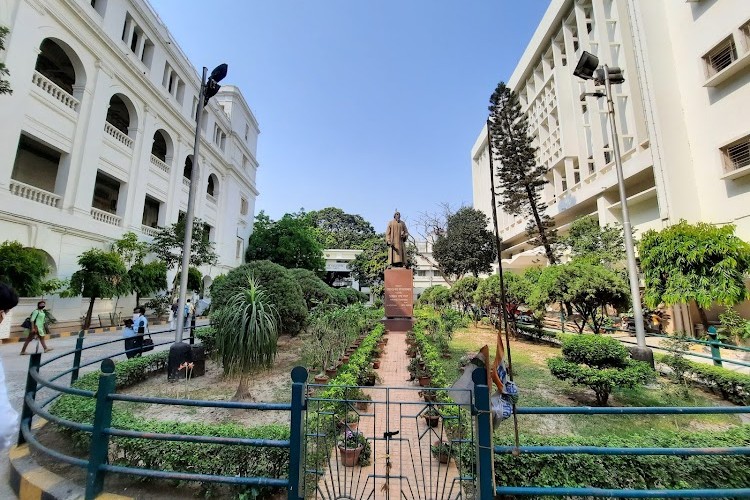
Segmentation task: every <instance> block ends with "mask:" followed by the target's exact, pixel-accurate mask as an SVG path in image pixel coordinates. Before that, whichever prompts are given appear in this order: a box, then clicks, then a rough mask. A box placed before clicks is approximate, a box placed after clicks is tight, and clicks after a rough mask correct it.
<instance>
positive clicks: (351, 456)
mask: <svg viewBox="0 0 750 500" xmlns="http://www.w3.org/2000/svg"><path fill="white" fill-rule="evenodd" d="M337 445H338V449H339V454H340V457H341V465H343V466H344V467H354V466H355V465H357V464H358V463H359V462H360V456H361V454H362V451H363V450H365V448H369V443H368V442H367V438H366V437H365V436H364V435H363V434H362V433H361V432H356V431H355V432H352V431H346V432H344V437H343V438H342V439H340V440H339V442H338V443H337ZM368 458H369V457H368Z"/></svg>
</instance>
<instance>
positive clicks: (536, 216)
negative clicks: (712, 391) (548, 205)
mask: <svg viewBox="0 0 750 500" xmlns="http://www.w3.org/2000/svg"><path fill="white" fill-rule="evenodd" d="M524 187H525V188H526V195H527V196H528V197H529V206H531V212H532V213H533V214H534V221H535V222H536V227H537V230H538V231H539V239H540V240H542V246H543V247H544V253H545V254H546V255H547V260H548V261H549V263H550V264H557V260H556V259H555V254H554V253H552V247H551V246H550V244H549V241H548V240H547V230H546V228H545V227H544V226H543V225H542V219H541V217H539V210H538V209H537V207H536V200H535V199H534V193H532V192H531V187H529V185H528V184H527V185H526V186H524Z"/></svg>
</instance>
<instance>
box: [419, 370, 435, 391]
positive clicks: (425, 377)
mask: <svg viewBox="0 0 750 500" xmlns="http://www.w3.org/2000/svg"><path fill="white" fill-rule="evenodd" d="M417 378H418V379H419V385H421V386H422V387H429V386H430V383H431V382H432V374H430V372H428V371H427V370H425V369H422V368H420V369H418V370H417Z"/></svg>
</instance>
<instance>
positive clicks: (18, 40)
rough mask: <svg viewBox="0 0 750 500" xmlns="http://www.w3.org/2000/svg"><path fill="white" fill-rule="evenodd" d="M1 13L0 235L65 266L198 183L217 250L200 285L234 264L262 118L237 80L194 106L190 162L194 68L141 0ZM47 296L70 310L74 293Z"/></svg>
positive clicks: (23, 2) (244, 229)
mask: <svg viewBox="0 0 750 500" xmlns="http://www.w3.org/2000/svg"><path fill="white" fill-rule="evenodd" d="M0 25H3V26H7V27H8V28H10V33H9V34H8V36H7V37H6V40H5V46H6V50H5V52H4V53H0V60H3V61H4V62H5V64H6V66H7V68H8V70H9V71H10V77H9V81H10V84H11V87H12V89H13V94H12V95H4V96H0V114H2V119H1V120H0V151H2V152H3V154H2V156H0V234H1V235H2V240H17V241H20V242H21V243H22V244H23V245H25V246H28V247H34V248H38V249H40V250H43V251H44V252H45V253H46V254H47V258H48V261H49V264H50V266H51V268H52V270H53V272H52V275H53V276H54V277H58V278H67V277H69V276H70V275H71V274H72V273H73V272H74V271H75V270H76V269H77V262H76V261H77V258H78V256H79V255H80V254H81V253H82V252H84V251H86V250H88V249H90V248H94V247H98V248H107V247H108V246H109V244H110V243H111V242H112V241H113V240H114V239H117V238H119V237H121V236H122V234H123V233H125V232H127V231H134V232H136V233H137V234H138V235H139V236H140V237H141V239H143V240H149V239H150V238H151V237H152V236H153V234H154V233H155V231H156V230H157V228H159V227H163V226H167V225H170V224H172V223H174V222H176V221H177V220H178V217H179V216H180V214H181V213H184V212H185V211H186V209H187V198H188V189H189V186H190V183H191V182H197V183H199V186H198V197H197V199H196V216H197V217H200V218H201V219H202V220H203V221H204V222H205V223H206V224H207V226H208V229H209V233H210V239H211V241H212V242H214V244H215V249H216V251H217V253H218V255H219V262H218V264H217V265H215V266H212V267H210V268H209V267H206V268H204V269H201V271H202V272H203V273H204V274H205V275H207V277H206V284H208V283H210V281H211V277H212V276H216V275H218V274H220V273H224V272H227V271H228V270H229V269H231V268H233V267H236V266H237V265H239V264H241V263H242V261H243V255H244V250H245V249H244V246H245V243H246V242H247V238H248V236H249V235H250V233H251V231H252V225H253V215H254V210H255V200H256V197H257V196H258V190H257V189H256V185H255V178H256V171H257V168H258V162H257V160H256V151H257V140H258V134H259V132H260V130H259V128H258V122H257V121H256V119H255V117H254V116H253V113H252V111H251V110H250V108H249V106H248V105H247V103H246V101H245V99H244V98H243V96H242V93H241V92H240V90H239V89H238V88H237V87H233V86H231V85H227V86H223V87H222V88H221V90H220V91H219V93H218V95H217V96H216V97H215V98H213V99H212V100H211V101H210V102H209V104H208V106H206V107H205V109H203V108H201V109H202V111H201V112H202V113H203V117H202V134H201V140H202V144H201V156H200V159H199V162H198V165H199V167H200V168H196V166H195V159H194V158H193V156H192V153H193V145H194V141H195V123H196V110H198V109H199V106H198V93H199V87H200V77H199V75H198V73H197V72H196V70H195V67H194V66H193V64H192V63H191V62H190V61H189V60H188V59H187V57H186V56H185V54H184V53H183V52H182V50H181V49H180V47H179V45H178V44H177V42H176V41H175V40H174V38H173V37H172V36H171V34H170V33H169V31H168V29H167V27H166V26H165V24H164V23H163V22H162V21H161V19H159V17H158V15H157V14H156V12H155V11H154V10H153V9H152V8H151V6H150V5H149V4H148V2H147V1H146V0H0ZM216 62H221V61H216ZM207 63H211V62H207ZM230 71H231V70H230ZM56 305H57V310H56V311H55V312H56V315H57V316H58V318H59V317H60V316H61V314H62V316H64V317H66V316H67V317H75V318H77V317H78V309H80V301H78V302H77V301H75V300H71V299H66V300H62V299H56ZM102 307H105V308H106V307H108V306H107V303H106V301H104V302H102ZM131 307H132V306H131Z"/></svg>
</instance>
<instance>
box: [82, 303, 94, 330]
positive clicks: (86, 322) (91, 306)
mask: <svg viewBox="0 0 750 500" xmlns="http://www.w3.org/2000/svg"><path fill="white" fill-rule="evenodd" d="M94 301H96V297H91V299H89V310H88V311H86V319H84V320H83V329H84V330H88V329H89V327H90V326H91V315H92V314H93V312H94Z"/></svg>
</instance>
